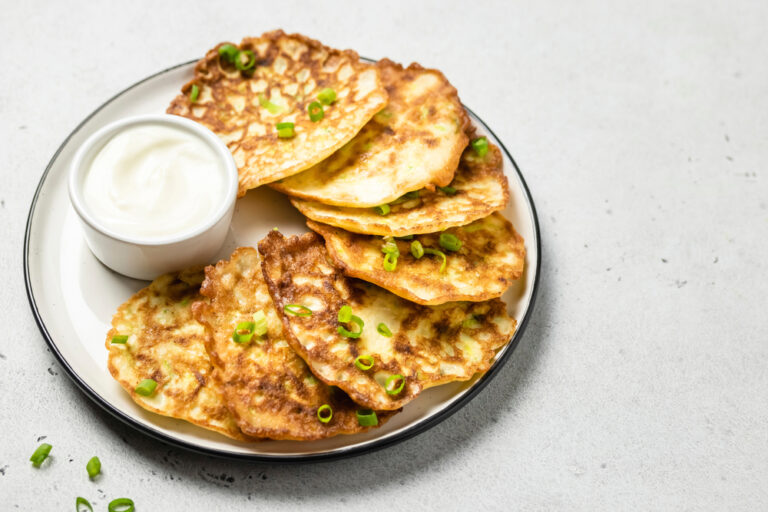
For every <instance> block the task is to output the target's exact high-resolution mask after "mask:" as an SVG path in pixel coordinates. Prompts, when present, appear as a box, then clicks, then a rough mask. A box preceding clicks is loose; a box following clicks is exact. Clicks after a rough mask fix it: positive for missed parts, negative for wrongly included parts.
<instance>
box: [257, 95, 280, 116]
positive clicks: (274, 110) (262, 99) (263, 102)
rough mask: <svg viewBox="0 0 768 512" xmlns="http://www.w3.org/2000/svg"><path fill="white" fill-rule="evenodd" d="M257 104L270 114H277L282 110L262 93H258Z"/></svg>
mask: <svg viewBox="0 0 768 512" xmlns="http://www.w3.org/2000/svg"><path fill="white" fill-rule="evenodd" d="M259 105H260V106H261V107H263V108H265V109H267V110H268V111H269V113H270V114H279V113H280V112H282V111H283V109H282V108H281V107H280V105H277V104H275V103H272V102H271V101H269V100H268V99H267V97H266V96H265V95H264V93H261V94H259Z"/></svg>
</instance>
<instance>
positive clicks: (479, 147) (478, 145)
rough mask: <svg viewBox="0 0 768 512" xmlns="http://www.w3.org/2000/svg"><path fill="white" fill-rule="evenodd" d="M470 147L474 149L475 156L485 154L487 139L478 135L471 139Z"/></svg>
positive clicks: (486, 151)
mask: <svg viewBox="0 0 768 512" xmlns="http://www.w3.org/2000/svg"><path fill="white" fill-rule="evenodd" d="M472 149H474V150H475V153H477V156H485V154H486V153H488V139H486V138H485V137H478V138H476V139H475V140H473V141H472Z"/></svg>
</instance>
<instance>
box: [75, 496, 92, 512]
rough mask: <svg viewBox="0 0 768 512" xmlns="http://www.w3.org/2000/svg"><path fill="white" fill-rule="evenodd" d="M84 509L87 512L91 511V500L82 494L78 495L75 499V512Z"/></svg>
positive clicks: (81, 511) (80, 511) (82, 511)
mask: <svg viewBox="0 0 768 512" xmlns="http://www.w3.org/2000/svg"><path fill="white" fill-rule="evenodd" d="M83 507H85V508H83ZM86 509H87V510H88V512H93V507H92V506H91V502H90V501H88V500H87V499H85V498H83V497H82V496H78V497H77V498H76V499H75V512H84V511H85V510H86Z"/></svg>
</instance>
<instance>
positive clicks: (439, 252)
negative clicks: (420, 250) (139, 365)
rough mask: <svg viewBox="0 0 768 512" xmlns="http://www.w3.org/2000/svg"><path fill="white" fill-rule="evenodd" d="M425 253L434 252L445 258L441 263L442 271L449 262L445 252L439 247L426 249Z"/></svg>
mask: <svg viewBox="0 0 768 512" xmlns="http://www.w3.org/2000/svg"><path fill="white" fill-rule="evenodd" d="M424 254H433V255H435V256H440V257H441V258H442V259H443V264H442V265H440V272H441V273H442V272H444V271H445V265H446V263H447V262H448V260H447V258H446V257H445V253H444V252H443V251H438V250H437V249H429V248H426V249H424Z"/></svg>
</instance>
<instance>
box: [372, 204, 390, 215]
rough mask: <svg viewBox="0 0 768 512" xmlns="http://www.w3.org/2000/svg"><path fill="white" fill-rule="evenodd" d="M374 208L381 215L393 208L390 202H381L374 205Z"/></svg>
mask: <svg viewBox="0 0 768 512" xmlns="http://www.w3.org/2000/svg"><path fill="white" fill-rule="evenodd" d="M373 209H374V210H376V212H377V213H378V214H379V215H386V214H388V213H389V212H391V211H392V208H390V207H389V205H388V204H380V205H379V206H374V207H373Z"/></svg>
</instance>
